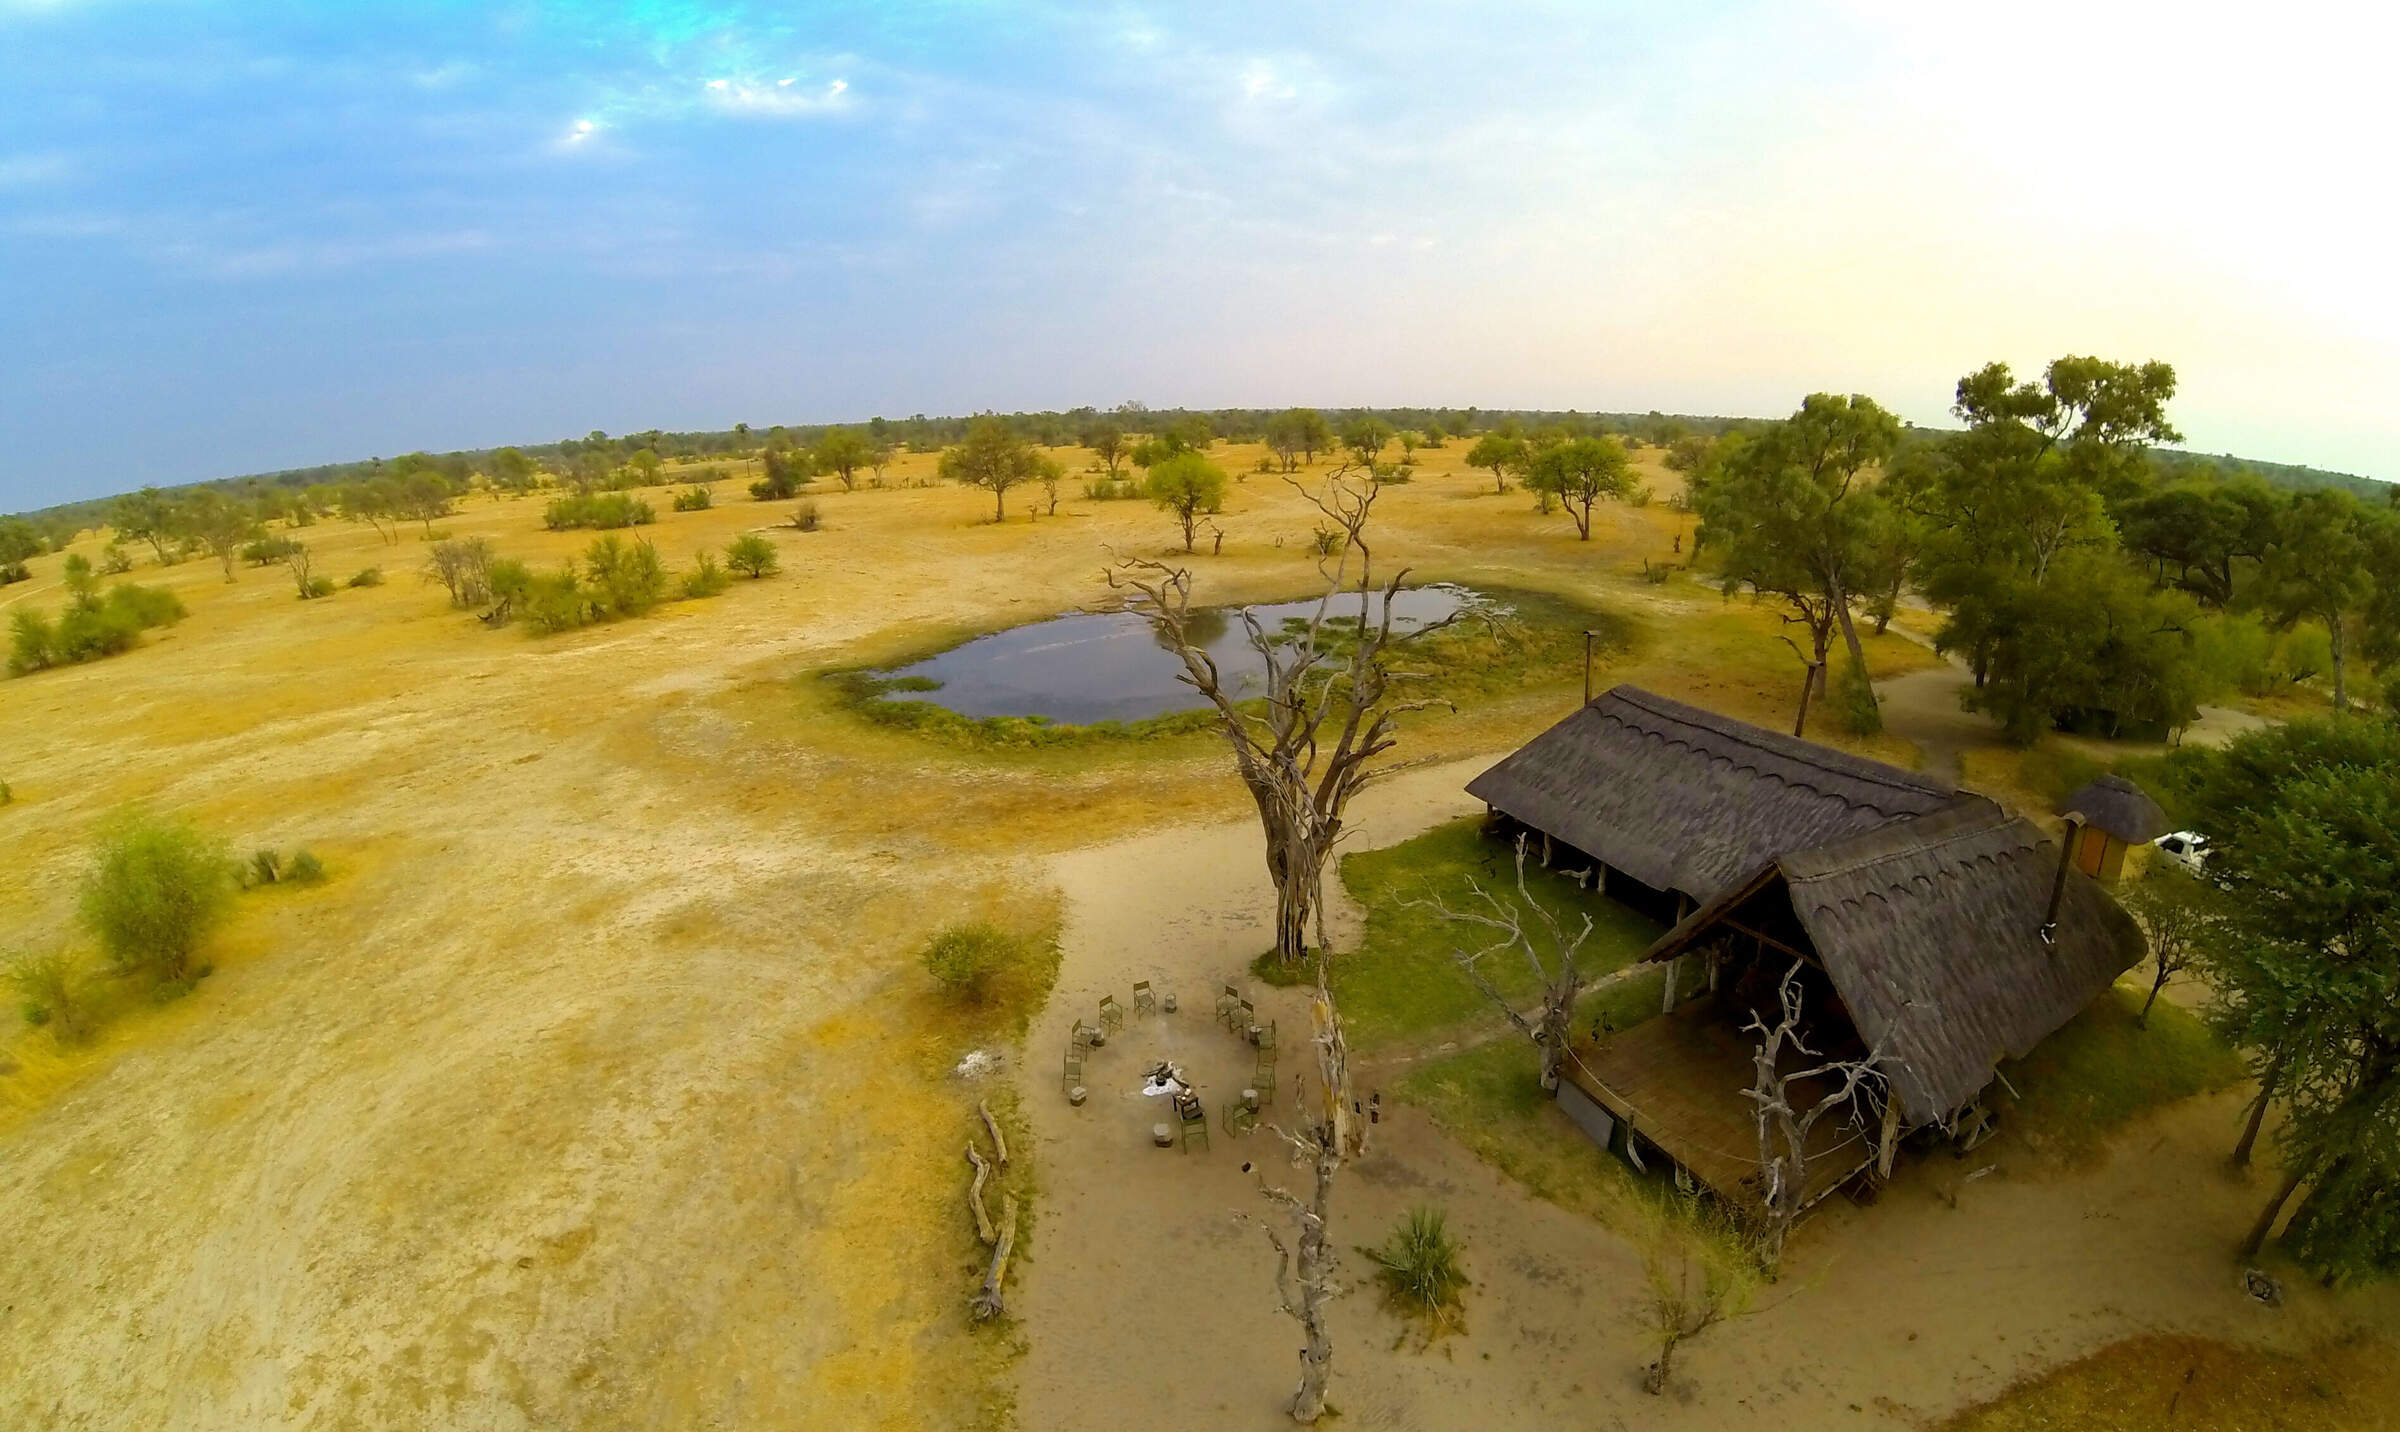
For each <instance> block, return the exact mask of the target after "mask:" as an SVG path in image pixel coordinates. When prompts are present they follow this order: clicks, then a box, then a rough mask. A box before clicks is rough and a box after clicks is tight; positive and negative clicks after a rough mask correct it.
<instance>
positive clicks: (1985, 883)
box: [1647, 802, 2143, 1127]
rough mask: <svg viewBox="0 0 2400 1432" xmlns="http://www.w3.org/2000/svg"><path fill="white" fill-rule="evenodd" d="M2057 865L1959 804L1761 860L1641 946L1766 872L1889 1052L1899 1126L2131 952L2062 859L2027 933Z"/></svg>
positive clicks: (2116, 911)
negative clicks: (2059, 885)
mask: <svg viewBox="0 0 2400 1432" xmlns="http://www.w3.org/2000/svg"><path fill="white" fill-rule="evenodd" d="M2058 864H2059V858H2058V847H2057V845H2056V844H2055V843H2054V842H2052V841H2050V840H2048V839H2046V838H2045V837H2043V835H2042V834H2041V832H2040V831H2038V830H2036V829H2035V828H2034V826H2033V825H2032V824H2031V823H2030V822H2028V821H2026V820H2024V819H2022V818H2020V817H2016V816H2011V815H2009V814H2007V813H2006V812H2004V811H2002V810H2001V809H2000V808H1999V807H1997V806H1994V805H1992V804H1990V803H1989V802H1976V803H1961V804H1959V805H1956V806H1953V807H1950V808H1948V809H1946V810H1942V811H1939V812H1937V813H1935V814H1932V815H1929V816H1924V817H1921V818H1918V819H1915V820H1908V821H1901V822H1896V823H1894V824H1890V825H1886V826H1884V827H1882V828H1880V829H1877V830H1874V831H1871V832H1868V833H1867V834H1864V835H1861V836H1857V837H1854V838H1852V839H1849V840H1846V841H1842V842H1839V843H1836V844H1832V845H1826V846H1820V847H1818V848H1816V849H1813V850H1806V851H1794V852H1791V853H1789V854H1786V855H1783V856H1781V857H1779V858H1777V859H1774V860H1771V861H1768V862H1766V863H1765V864H1764V865H1763V866H1762V867H1760V868H1759V869H1758V870H1757V871H1756V872H1754V873H1753V874H1752V875H1751V877H1750V878H1749V879H1747V880H1744V881H1742V882H1741V883H1740V884H1739V885H1737V886H1735V887H1733V888H1732V889H1730V890H1728V891H1726V892H1725V893H1724V894H1723V895H1722V896H1721V897H1720V898H1719V899H1718V900H1716V901H1715V902H1713V903H1712V904H1711V905H1710V906H1708V907H1707V908H1705V909H1702V910H1699V911H1695V912H1694V913H1693V914H1692V916H1691V917H1690V918H1688V919H1686V920H1685V921H1684V922H1683V923H1682V924H1680V925H1678V926H1676V927H1675V928H1674V929H1673V930H1671V931H1669V932H1668V933H1667V934H1666V935H1665V936H1664V937H1663V938H1661V939H1660V940H1659V942H1658V943H1657V944H1655V945H1653V946H1652V947H1651V949H1650V952H1649V955H1648V956H1647V957H1648V958H1651V959H1665V958H1668V957H1670V956H1672V955H1675V954H1677V953H1680V952H1681V951H1682V950H1684V949H1685V948H1687V947H1690V946H1692V945H1694V944H1697V943H1703V942H1705V941H1706V940H1707V939H1709V938H1712V937H1713V932H1712V929H1711V927H1712V926H1714V925H1715V924H1716V922H1717V920H1719V919H1720V918H1722V917H1723V916H1725V915H1727V914H1729V913H1730V912H1731V911H1732V910H1733V909H1734V908H1735V907H1736V906H1738V905H1740V904H1742V903H1743V902H1744V901H1746V900H1748V899H1750V898H1752V897H1754V896H1756V895H1758V894H1760V893H1762V892H1763V891H1765V890H1766V889H1767V888H1768V887H1769V886H1771V885H1773V884H1774V883H1776V882H1778V881H1780V882H1781V883H1782V884H1783V885H1784V886H1785V888H1786V890H1787V891H1788V892H1789V895H1790V898H1791V904H1792V910H1793V913H1794V914H1795V915H1797V916H1798V917H1799V920H1800V923H1801V926H1802V927H1803V928H1804V929H1805V930H1806V931H1807V932H1808V938H1809V944H1810V948H1811V949H1812V950H1813V952H1814V953H1815V955H1816V957H1817V958H1818V960H1819V961H1820V962H1822V963H1823V965H1824V967H1825V973H1826V974H1827V976H1828V977H1830V978H1831V979H1832V981H1833V984H1834V987H1835V988H1836V989H1837V990H1839V991H1840V992H1841V996H1842V1000H1843V1002H1844V1003H1845V1004H1846V1005H1848V1006H1849V1011H1850V1017H1851V1020H1852V1022H1853V1023H1854V1024H1855V1025H1856V1026H1857V1028H1858V1032H1859V1036H1860V1038H1862V1039H1863V1040H1865V1041H1866V1044H1867V1046H1868V1047H1869V1048H1871V1049H1876V1050H1879V1051H1881V1052H1882V1053H1883V1055H1884V1056H1885V1057H1886V1058H1887V1059H1888V1060H1889V1065H1888V1067H1887V1071H1886V1072H1887V1074H1888V1075H1889V1076H1890V1078H1891V1080H1892V1083H1893V1087H1894V1088H1895V1089H1896V1090H1897V1091H1898V1093H1899V1095H1900V1106H1901V1112H1902V1113H1903V1114H1904V1115H1905V1116H1906V1118H1907V1122H1908V1123H1909V1124H1910V1125H1911V1126H1912V1127H1913V1126H1915V1125H1919V1124H1925V1123H1930V1122H1935V1121H1942V1120H1947V1119H1948V1118H1950V1117H1951V1115H1953V1114H1954V1113H1956V1112H1957V1110H1958V1109H1959V1108H1960V1107H1961V1106H1962V1105H1964V1104H1965V1103H1966V1102H1967V1101H1968V1100H1970V1099H1972V1098H1974V1097H1975V1095H1976V1094H1978V1093H1980V1092H1981V1091H1982V1089H1983V1087H1984V1085H1986V1084H1988V1083H1989V1082H1991V1077H1992V1070H1993V1067H1994V1066H1995V1065H1997V1064H1998V1063H1999V1061H2000V1060H2001V1059H2002V1058H2003V1057H2008V1058H2023V1057H2024V1056H2025V1055H2027V1054H2029V1053H2031V1052H2032V1051H2033V1047H2034V1046H2035V1045H2037V1044H2039V1043H2041V1042H2042V1040H2043V1039H2045V1038H2047V1037H2049V1035H2050V1034H2051V1033H2052V1032H2054V1031H2055V1030H2057V1029H2058V1027H2059V1026H2060V1025H2062V1024H2065V1023H2066V1022H2067V1021H2068V1020H2070V1019H2072V1018H2074V1017H2075V1015H2076V1013H2077V1012H2078V1011H2080V1010H2082V1009H2083V1008H2084V1007H2085V1006H2086V1005H2089V1004H2090V1003H2091V1002H2092V1000H2093V998H2094V997H2095V996H2097V995H2098V994H2099V993H2100V992H2101V991H2102V990H2105V989H2106V988H2108V986H2109V985H2110V984H2111V983H2112V982H2113V981H2114V980H2115V979H2116V977H2117V976H2118V975H2120V974H2123V973H2124V972H2125V971H2126V970H2127V969H2129V968H2131V967H2132V966H2133V965H2134V963H2135V962H2136V961H2138V960H2140V959H2141V957H2142V952H2143V940H2142V933H2141V930H2140V928H2139V927H2138V926H2136V925H2135V924H2134V922H2133V919H2132V917H2131V916H2129V915H2127V914H2126V913H2125V912H2124V911H2123V910H2122V909H2120V908H2118V905H2117V902H2116V901H2115V900H2113V899H2111V898H2109V895H2108V892H2107V891H2105V890H2103V889H2101V888H2100V886H2099V885H2097V884H2096V883H2094V882H2093V881H2091V880H2089V879H2087V878H2085V877H2084V876H2083V875H2082V874H2081V873H2080V872H2077V871H2073V870H2070V871H2069V872H2068V873H2067V883H2066V887H2065V890H2064V893H2063V895H2062V897H2061V899H2060V902H2059V909H2058V928H2057V930H2056V932H2055V942H2054V943H2048V944H2045V943H2044V942H2043V940H2042V936H2041V927H2042V923H2043V916H2044V914H2045V913H2046V912H2047V910H2048V908H2049V900H2050V886H2051V882H2052V881H2053V880H2054V879H2056V878H2057V874H2058ZM1736 938H1738V936H1737V937H1736Z"/></svg>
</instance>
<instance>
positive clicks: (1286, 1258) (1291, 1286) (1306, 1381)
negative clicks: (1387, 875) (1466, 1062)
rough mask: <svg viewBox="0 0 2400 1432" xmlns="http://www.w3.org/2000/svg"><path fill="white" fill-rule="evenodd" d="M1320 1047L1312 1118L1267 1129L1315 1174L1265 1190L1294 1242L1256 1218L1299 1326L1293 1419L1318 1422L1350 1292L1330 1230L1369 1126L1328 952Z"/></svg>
mask: <svg viewBox="0 0 2400 1432" xmlns="http://www.w3.org/2000/svg"><path fill="white" fill-rule="evenodd" d="M1310 1015H1311V1020H1312V1023H1313V1025H1314V1029H1315V1034H1314V1037H1313V1042H1314V1044H1315V1047H1316V1051H1317V1085H1318V1088H1317V1095H1318V1098H1317V1101H1316V1105H1315V1107H1314V1108H1313V1109H1309V1108H1307V1107H1306V1105H1305V1103H1304V1104H1303V1107H1304V1109H1305V1110H1306V1112H1307V1114H1308V1122H1307V1123H1306V1124H1305V1125H1304V1126H1303V1127H1301V1128H1299V1129H1297V1130H1292V1129H1286V1128H1284V1127H1283V1126H1282V1125H1280V1124H1270V1125H1268V1126H1267V1127H1268V1128H1269V1129H1270V1130H1271V1131H1273V1133H1274V1134H1275V1136H1276V1137H1277V1138H1280V1139H1282V1140H1283V1141H1284V1143H1285V1145H1286V1146H1288V1147H1289V1149H1290V1151H1291V1158H1292V1163H1293V1165H1294V1166H1296V1167H1305V1168H1306V1169H1307V1170H1308V1172H1309V1177H1310V1189H1309V1196H1308V1197H1307V1198H1306V1199H1302V1198H1301V1197H1300V1196H1299V1195H1297V1194H1294V1193H1292V1192H1291V1191H1289V1190H1288V1189H1284V1188H1280V1187H1276V1186H1273V1185H1270V1184H1266V1183H1263V1182H1262V1183H1261V1184H1260V1186H1259V1192H1260V1193H1262V1194H1263V1195H1265V1197H1266V1199H1267V1201H1268V1202H1269V1203H1272V1204H1274V1205H1276V1206H1277V1207H1278V1208H1280V1209H1282V1210H1283V1211H1284V1212H1285V1213H1286V1214H1288V1215H1289V1216H1290V1217H1291V1220H1292V1224H1293V1240H1292V1242H1290V1243H1286V1242H1285V1241H1284V1238H1283V1235H1282V1234H1280V1233H1278V1232H1276V1231H1275V1229H1274V1228H1272V1227H1270V1226H1268V1225H1267V1224H1265V1223H1263V1222H1260V1221H1259V1220H1257V1219H1255V1218H1251V1217H1250V1216H1249V1215H1247V1214H1242V1215H1239V1217H1241V1218H1242V1219H1243V1221H1244V1222H1249V1223H1257V1224H1258V1226H1259V1228H1260V1230H1261V1231H1263V1232H1264V1233H1265V1234H1266V1235H1267V1242H1268V1243H1270V1244H1272V1245H1274V1248H1275V1296H1276V1303H1277V1307H1278V1309H1279V1310H1280V1311H1281V1312H1283V1313H1284V1314H1285V1315H1286V1316H1288V1317H1290V1318H1291V1319H1292V1320H1293V1321H1294V1322H1296V1323H1298V1324H1299V1325H1300V1335H1301V1346H1300V1385H1299V1386H1298V1387H1297V1388H1296V1389H1294V1390H1293V1392H1292V1401H1291V1406H1290V1412H1291V1415H1292V1420H1293V1421H1294V1422H1314V1421H1316V1420H1317V1419H1318V1418H1319V1417H1322V1416H1323V1415H1324V1414H1325V1389H1326V1387H1327V1385H1328V1384H1329V1383H1330V1382H1331V1381H1332V1379H1333V1332H1332V1329H1331V1327H1330V1326H1329V1325H1328V1323H1327V1320H1326V1314H1327V1312H1328V1311H1329V1309H1330V1306H1331V1304H1332V1302H1333V1300H1334V1299H1335V1298H1336V1297H1338V1296H1340V1294H1341V1292H1342V1291H1343V1290H1342V1288H1341V1286H1340V1284H1338V1283H1337V1282H1336V1281H1335V1279H1334V1273H1335V1254H1334V1247H1333V1243H1332V1240H1331V1239H1330V1237H1329V1236H1328V1222H1329V1219H1330V1216H1331V1209H1332V1203H1333V1182H1334V1176H1335V1175H1336V1174H1338V1173H1340V1172H1341V1168H1342V1164H1343V1162H1344V1161H1346V1160H1348V1159H1352V1158H1356V1157H1358V1156H1359V1155H1360V1154H1363V1153H1365V1152H1366V1147H1367V1139H1366V1133H1367V1124H1366V1121H1365V1120H1363V1119H1361V1118H1360V1117H1358V1106H1357V1101H1356V1099H1355V1098H1354V1097H1353V1094H1352V1090H1351V1083H1350V1046H1349V1043H1348V1041H1347V1040H1346V1039H1345V1038H1344V1036H1343V1034H1342V1020H1341V1014H1340V1012H1339V1011H1337V1010H1336V1009H1335V1008H1334V1003H1333V991H1332V990H1331V989H1330V988H1329V987H1328V986H1327V984H1326V982H1325V960H1324V956H1323V953H1322V952H1320V953H1319V955H1318V957H1317V994H1316V999H1315V1000H1314V1001H1313V1002H1312V1004H1311V1006H1310Z"/></svg>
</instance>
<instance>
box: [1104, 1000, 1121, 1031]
mask: <svg viewBox="0 0 2400 1432" xmlns="http://www.w3.org/2000/svg"><path fill="white" fill-rule="evenodd" d="M1100 1027H1101V1028H1102V1029H1105V1030H1107V1031H1108V1032H1109V1033H1111V1034H1114V1033H1116V1032H1117V1031H1118V1030H1120V1029H1123V1028H1124V1027H1125V1006H1123V1005H1121V1004H1119V1003H1117V997H1116V996H1115V995H1113V994H1104V995H1102V996H1100Z"/></svg>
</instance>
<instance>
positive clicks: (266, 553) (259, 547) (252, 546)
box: [242, 537, 299, 567]
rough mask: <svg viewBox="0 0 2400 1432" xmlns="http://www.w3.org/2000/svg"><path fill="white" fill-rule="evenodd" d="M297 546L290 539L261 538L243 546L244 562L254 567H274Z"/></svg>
mask: <svg viewBox="0 0 2400 1432" xmlns="http://www.w3.org/2000/svg"><path fill="white" fill-rule="evenodd" d="M297 545H299V544H298V543H296V542H294V541H293V540H292V539H291V538H289V537H261V538H259V539H258V540H257V541H255V542H247V543H244V544H243V545H242V560H243V561H245V562H248V563H249V564H250V565H251V566H253V567H272V566H274V565H275V564H276V563H277V562H280V561H282V560H283V557H284V554H285V553H286V552H288V551H290V550H291V549H292V548H293V547H295V546H297Z"/></svg>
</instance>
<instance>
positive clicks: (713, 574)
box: [683, 552, 733, 597]
mask: <svg viewBox="0 0 2400 1432" xmlns="http://www.w3.org/2000/svg"><path fill="white" fill-rule="evenodd" d="M732 583H733V578H731V577H728V576H726V575H725V569H724V568H723V567H720V566H718V565H717V557H716V554H715V553H713V552H699V553H695V554H693V557H692V570H690V571H688V572H686V573H684V574H683V594H684V595H685V596H686V597H713V596H715V595H717V593H719V592H722V591H724V590H725V589H726V588H727V587H728V586H731V585H732Z"/></svg>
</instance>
